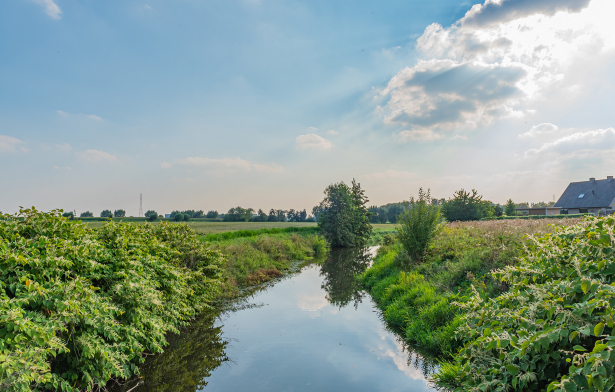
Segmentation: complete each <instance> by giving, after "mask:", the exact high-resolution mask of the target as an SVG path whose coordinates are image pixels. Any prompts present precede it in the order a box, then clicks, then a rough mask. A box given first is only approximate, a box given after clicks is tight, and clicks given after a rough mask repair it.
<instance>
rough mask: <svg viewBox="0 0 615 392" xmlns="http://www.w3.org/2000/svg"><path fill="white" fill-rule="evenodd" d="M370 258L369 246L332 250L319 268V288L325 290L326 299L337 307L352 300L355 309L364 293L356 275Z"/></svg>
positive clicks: (362, 269)
mask: <svg viewBox="0 0 615 392" xmlns="http://www.w3.org/2000/svg"><path fill="white" fill-rule="evenodd" d="M371 258H372V254H371V252H370V250H369V248H363V249H334V250H332V251H331V253H330V255H329V257H328V258H327V259H326V261H325V262H324V264H323V265H322V267H321V270H320V275H321V276H323V277H324V280H323V282H322V285H321V288H322V289H324V290H325V291H326V292H327V295H326V299H327V301H329V302H330V303H331V304H333V305H335V306H337V307H339V308H343V307H344V306H346V305H348V304H349V303H351V302H352V303H353V304H354V307H355V309H356V308H357V307H358V306H359V304H360V303H361V299H362V298H363V296H364V295H365V294H366V293H365V292H364V291H363V290H361V289H360V287H359V285H358V283H357V279H356V276H357V275H359V274H360V273H362V272H363V271H365V269H366V268H367V267H368V266H369V264H370V262H371Z"/></svg>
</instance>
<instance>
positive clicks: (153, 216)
mask: <svg viewBox="0 0 615 392" xmlns="http://www.w3.org/2000/svg"><path fill="white" fill-rule="evenodd" d="M145 217H146V218H147V220H148V221H150V222H154V221H155V220H156V219H158V213H157V212H156V211H154V210H149V211H147V212H146V213H145Z"/></svg>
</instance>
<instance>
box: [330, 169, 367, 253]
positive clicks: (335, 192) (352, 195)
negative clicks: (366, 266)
mask: <svg viewBox="0 0 615 392" xmlns="http://www.w3.org/2000/svg"><path fill="white" fill-rule="evenodd" d="M324 193H325V198H324V199H323V201H321V202H320V206H319V207H320V208H319V209H320V211H321V213H320V216H319V220H318V227H319V228H320V230H321V231H322V233H323V234H324V235H325V237H326V238H327V240H328V241H329V242H330V243H331V246H334V247H353V246H363V245H365V244H366V243H367V240H368V239H369V236H370V234H371V230H372V227H371V225H370V224H369V212H368V211H367V207H366V206H365V204H366V203H367V201H368V200H367V197H365V194H364V191H363V190H362V189H361V186H360V184H358V183H356V182H355V181H354V180H353V181H352V187H349V186H348V185H346V184H345V183H344V182H340V183H337V184H331V185H329V186H328V187H327V188H326V189H325V192H324Z"/></svg>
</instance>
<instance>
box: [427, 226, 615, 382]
mask: <svg viewBox="0 0 615 392" xmlns="http://www.w3.org/2000/svg"><path fill="white" fill-rule="evenodd" d="M614 235H615V219H614V218H613V217H607V218H586V221H585V222H584V223H583V224H578V225H575V226H571V227H565V228H558V229H557V230H556V231H555V232H554V233H548V234H545V235H540V236H534V237H533V238H531V241H530V246H529V252H528V253H527V255H526V256H525V257H523V258H522V260H521V262H520V263H519V264H518V265H512V266H507V267H506V268H502V269H498V270H496V271H494V272H493V274H492V275H493V277H494V278H495V279H496V280H497V281H501V282H504V283H505V284H506V285H509V286H510V290H509V291H508V292H506V293H504V294H502V295H500V296H499V297H497V298H495V299H492V300H487V299H486V298H485V297H483V296H481V295H480V292H474V293H473V296H472V298H471V299H470V300H469V301H467V302H465V303H463V304H462V306H463V307H464V308H465V311H467V316H466V317H465V318H464V319H463V320H462V322H461V323H460V325H459V329H458V331H457V334H456V336H457V338H458V339H459V340H461V341H463V342H464V343H465V345H464V347H463V349H462V350H461V351H459V353H458V354H457V355H456V357H455V364H454V365H448V366H446V368H445V369H444V368H443V369H442V370H441V371H440V372H439V373H438V374H437V375H436V377H435V380H436V381H437V382H438V384H439V385H440V386H442V387H446V388H449V389H453V388H456V390H463V391H479V390H480V391H485V390H492V391H504V390H505V388H506V386H508V385H512V387H513V388H515V389H517V390H523V391H541V390H542V391H544V390H546V391H549V392H550V391H566V392H568V391H580V390H589V391H594V390H595V391H609V390H612V389H613V388H614V387H615V373H614V371H613V370H614V369H613V364H614V363H615V350H613V347H615V337H613V336H611V335H613V332H615V331H613V327H614V320H615V310H614V309H613V306H614V305H615V291H613V285H615V262H614V260H613V255H614V254H615V237H614Z"/></svg>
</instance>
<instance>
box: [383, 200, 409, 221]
mask: <svg viewBox="0 0 615 392" xmlns="http://www.w3.org/2000/svg"><path fill="white" fill-rule="evenodd" d="M405 210H406V209H405V208H404V205H403V204H402V203H396V204H390V205H389V206H388V207H387V218H388V220H389V222H391V223H397V217H398V216H399V215H401V214H403V213H404V211H405Z"/></svg>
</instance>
